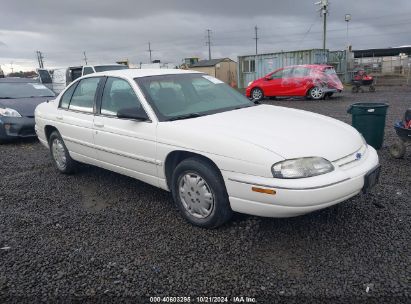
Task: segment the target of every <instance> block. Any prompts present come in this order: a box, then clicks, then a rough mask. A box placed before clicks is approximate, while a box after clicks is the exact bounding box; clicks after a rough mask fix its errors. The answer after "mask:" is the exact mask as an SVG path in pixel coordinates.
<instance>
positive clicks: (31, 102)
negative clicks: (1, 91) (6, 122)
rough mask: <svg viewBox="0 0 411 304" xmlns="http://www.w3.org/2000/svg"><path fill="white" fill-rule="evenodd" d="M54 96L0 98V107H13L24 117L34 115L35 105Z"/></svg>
mask: <svg viewBox="0 0 411 304" xmlns="http://www.w3.org/2000/svg"><path fill="white" fill-rule="evenodd" d="M54 98H55V97H31V98H17V99H0V107H2V108H10V109H14V110H16V111H17V112H19V113H20V115H21V116H24V117H34V110H35V109H36V107H37V106H38V105H39V104H41V103H42V102H45V101H47V100H49V99H54Z"/></svg>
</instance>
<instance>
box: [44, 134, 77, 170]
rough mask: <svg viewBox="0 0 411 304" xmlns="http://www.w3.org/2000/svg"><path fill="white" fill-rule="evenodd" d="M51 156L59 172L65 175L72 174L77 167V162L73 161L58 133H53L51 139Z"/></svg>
mask: <svg viewBox="0 0 411 304" xmlns="http://www.w3.org/2000/svg"><path fill="white" fill-rule="evenodd" d="M49 147H50V154H51V157H52V158H53V161H54V165H55V166H56V168H57V170H59V171H60V172H61V173H64V174H71V173H73V172H74V171H75V169H76V167H77V162H76V161H75V160H73V159H72V158H71V156H70V154H69V152H68V150H67V147H66V145H65V144H64V141H63V139H62V138H61V135H60V133H59V132H58V131H53V132H52V133H51V135H50V138H49Z"/></svg>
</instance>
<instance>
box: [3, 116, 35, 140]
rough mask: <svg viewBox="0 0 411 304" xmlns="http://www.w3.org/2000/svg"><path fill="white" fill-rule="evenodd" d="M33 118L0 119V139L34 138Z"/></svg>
mask: <svg viewBox="0 0 411 304" xmlns="http://www.w3.org/2000/svg"><path fill="white" fill-rule="evenodd" d="M35 136H36V132H35V131H34V118H31V117H4V116H1V117H0V139H3V140H7V139H13V138H26V137H35Z"/></svg>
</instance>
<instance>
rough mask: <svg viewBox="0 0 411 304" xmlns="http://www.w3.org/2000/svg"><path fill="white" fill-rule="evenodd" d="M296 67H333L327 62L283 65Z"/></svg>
mask: <svg viewBox="0 0 411 304" xmlns="http://www.w3.org/2000/svg"><path fill="white" fill-rule="evenodd" d="M297 67H304V68H317V69H318V68H334V67H333V66H332V65H328V64H297V65H289V66H285V67H284V68H297Z"/></svg>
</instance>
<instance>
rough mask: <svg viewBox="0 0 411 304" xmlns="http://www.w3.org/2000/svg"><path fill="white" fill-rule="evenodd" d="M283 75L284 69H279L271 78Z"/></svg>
mask: <svg viewBox="0 0 411 304" xmlns="http://www.w3.org/2000/svg"><path fill="white" fill-rule="evenodd" d="M282 77H283V70H279V71H277V72H274V73H272V74H271V79H279V78H282Z"/></svg>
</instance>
